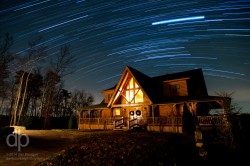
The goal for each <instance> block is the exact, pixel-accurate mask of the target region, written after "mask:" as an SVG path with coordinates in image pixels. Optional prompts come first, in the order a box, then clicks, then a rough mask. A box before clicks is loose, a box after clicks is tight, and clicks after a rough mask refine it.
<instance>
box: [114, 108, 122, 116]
mask: <svg viewBox="0 0 250 166" xmlns="http://www.w3.org/2000/svg"><path fill="white" fill-rule="evenodd" d="M115 115H116V116H120V115H121V109H120V108H116V109H115Z"/></svg>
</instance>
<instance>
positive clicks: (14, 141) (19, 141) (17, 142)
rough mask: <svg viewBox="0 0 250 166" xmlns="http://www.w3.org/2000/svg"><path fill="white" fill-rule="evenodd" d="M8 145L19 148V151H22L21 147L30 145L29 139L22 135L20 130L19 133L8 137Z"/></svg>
mask: <svg viewBox="0 0 250 166" xmlns="http://www.w3.org/2000/svg"><path fill="white" fill-rule="evenodd" d="M6 143H7V145H8V146H9V147H17V149H18V151H21V147H22V148H23V147H26V146H28V145H29V137H28V135H26V134H20V131H19V130H18V131H17V133H14V134H9V135H8V136H7V138H6Z"/></svg>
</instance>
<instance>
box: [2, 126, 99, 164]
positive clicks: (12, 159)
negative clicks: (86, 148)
mask: <svg viewBox="0 0 250 166" xmlns="http://www.w3.org/2000/svg"><path fill="white" fill-rule="evenodd" d="M91 133H92V134H93V132H80V131H77V130H24V131H21V132H20V134H23V135H24V134H26V135H27V136H28V137H29V144H28V146H27V147H20V151H18V146H17V147H9V146H8V145H7V143H6V141H5V140H1V142H0V165H1V166H4V165H8V166H10V165H25V166H29V165H35V164H37V163H39V162H42V161H44V160H46V159H48V158H49V157H53V156H56V155H57V154H59V153H60V152H62V151H63V150H66V149H67V148H68V147H70V146H71V145H73V144H74V143H75V141H76V140H77V139H78V138H79V137H83V136H86V135H88V134H91ZM100 133H101V132H100ZM14 138H15V137H14V136H11V137H9V144H11V145H14V143H15V142H14ZM19 138H20V137H19ZM21 142H22V143H21V144H22V145H25V143H26V137H25V136H22V137H21Z"/></svg>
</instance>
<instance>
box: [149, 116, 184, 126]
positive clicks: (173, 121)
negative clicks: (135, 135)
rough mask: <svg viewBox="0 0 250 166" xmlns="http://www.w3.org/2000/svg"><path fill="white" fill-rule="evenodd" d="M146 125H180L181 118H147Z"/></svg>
mask: <svg viewBox="0 0 250 166" xmlns="http://www.w3.org/2000/svg"><path fill="white" fill-rule="evenodd" d="M147 124H148V125H169V126H171V125H177V126H178V125H182V117H154V118H153V117H149V118H147Z"/></svg>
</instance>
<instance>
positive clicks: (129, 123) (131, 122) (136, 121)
mask: <svg viewBox="0 0 250 166" xmlns="http://www.w3.org/2000/svg"><path fill="white" fill-rule="evenodd" d="M136 125H138V119H137V118H135V119H132V120H129V121H128V128H129V129H130V128H132V127H134V126H136Z"/></svg>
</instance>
